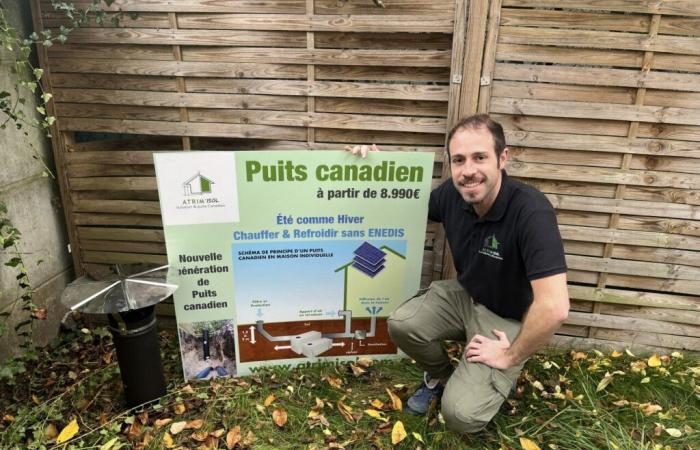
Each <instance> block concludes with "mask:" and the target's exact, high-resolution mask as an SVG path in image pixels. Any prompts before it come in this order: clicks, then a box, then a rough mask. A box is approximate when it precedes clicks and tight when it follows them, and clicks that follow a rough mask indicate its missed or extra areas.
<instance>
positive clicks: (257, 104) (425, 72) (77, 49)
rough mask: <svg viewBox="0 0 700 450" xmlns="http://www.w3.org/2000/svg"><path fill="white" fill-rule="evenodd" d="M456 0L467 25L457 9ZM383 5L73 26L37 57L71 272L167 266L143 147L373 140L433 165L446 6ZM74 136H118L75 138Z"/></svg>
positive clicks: (241, 0) (218, 12)
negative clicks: (48, 106) (53, 121)
mask: <svg viewBox="0 0 700 450" xmlns="http://www.w3.org/2000/svg"><path fill="white" fill-rule="evenodd" d="M33 1H34V15H35V22H36V24H37V27H38V28H40V29H56V28H58V27H59V26H61V25H66V26H67V25H68V22H67V21H66V20H65V18H64V17H63V15H62V14H60V13H56V12H54V11H53V8H52V7H51V3H50V2H49V1H46V0H33ZM74 3H75V4H76V6H77V7H83V8H84V7H87V6H88V5H89V3H90V2H89V1H85V0H76V1H75V2H74ZM457 4H459V5H461V6H460V8H461V12H462V14H461V17H462V18H461V23H460V24H459V28H460V29H464V27H465V25H464V22H465V20H466V14H464V12H465V10H464V4H465V2H464V1H458V2H457ZM386 5H387V7H386V8H385V9H382V8H377V7H376V6H375V5H374V4H373V3H372V1H371V0H352V1H338V0H308V1H307V0H255V1H252V0H230V1H211V0H187V1H184V0H183V1H175V2H173V1H169V0H117V1H115V2H114V4H113V6H112V9H113V10H121V11H122V12H123V13H124V15H123V17H122V19H121V22H120V24H119V25H118V27H115V26H113V25H112V24H111V23H109V21H106V22H105V24H104V26H97V25H96V24H93V25H92V26H88V27H83V28H79V29H75V30H74V31H73V32H72V33H71V34H70V37H69V40H68V42H67V43H66V44H65V45H54V46H52V47H50V48H48V49H45V51H44V52H43V53H42V57H43V66H44V67H45V68H46V69H47V72H48V77H47V79H48V81H49V83H50V85H51V86H50V88H51V90H52V92H53V95H54V100H55V103H54V114H55V116H56V117H57V119H58V120H57V125H58V130H57V134H58V135H59V136H60V140H58V143H59V145H58V148H57V149H56V150H57V151H56V153H57V158H56V159H57V163H58V166H59V172H61V175H62V178H63V179H62V184H63V187H64V189H63V190H64V192H63V194H64V197H65V199H64V201H65V208H66V212H67V213H66V214H67V222H68V228H69V231H70V233H71V243H72V247H73V254H74V260H75V264H76V267H77V268H78V272H82V271H83V270H86V269H87V270H88V271H90V270H91V269H96V267H95V265H97V266H99V265H106V264H112V263H135V262H149V263H164V262H165V261H166V257H165V244H164V238H163V233H162V227H161V225H162V224H161V218H160V209H159V204H158V197H157V192H156V181H155V176H154V168H153V163H152V153H153V151H158V150H167V149H170V150H185V151H187V150H190V151H196V150H211V149H226V150H248V149H303V148H307V149H343V148H345V147H346V145H348V144H353V143H370V142H374V143H377V144H379V145H381V146H382V149H383V150H385V151H392V150H408V151H426V152H434V153H436V159H437V160H438V161H439V160H441V158H442V157H443V144H444V136H445V131H446V127H447V115H448V98H449V95H450V83H449V80H450V64H451V56H452V47H453V29H454V27H455V23H454V16H455V7H456V6H455V1H454V0H438V1H431V2H423V1H419V0H388V1H386ZM132 13H134V15H136V17H132ZM459 37H461V39H464V35H463V34H460V35H459ZM461 47H463V46H461ZM476 70H477V73H478V70H479V68H478V67H477V68H476ZM457 87H459V85H457ZM453 89H454V88H453ZM85 133H92V134H93V136H94V133H115V134H116V135H114V136H117V137H114V136H110V135H107V136H104V135H103V137H102V140H97V141H90V142H81V136H85ZM124 135H133V136H134V137H136V138H137V139H125V136H124ZM439 176H440V172H439V170H436V172H435V177H436V182H437V181H439ZM281 194H283V193H281ZM435 228H437V227H435V226H431V227H430V228H429V231H428V234H427V236H426V248H427V252H426V256H425V263H424V271H423V272H424V274H423V279H422V284H423V285H427V284H428V283H429V282H430V281H431V279H433V278H435V277H437V276H439V273H437V274H436V273H433V271H434V264H433V252H432V247H433V241H434V234H435ZM437 270H439V266H438V269H437Z"/></svg>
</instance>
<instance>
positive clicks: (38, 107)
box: [36, 106, 46, 116]
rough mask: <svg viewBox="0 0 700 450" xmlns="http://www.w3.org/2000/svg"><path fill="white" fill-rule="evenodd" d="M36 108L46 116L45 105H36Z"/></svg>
mask: <svg viewBox="0 0 700 450" xmlns="http://www.w3.org/2000/svg"><path fill="white" fill-rule="evenodd" d="M36 110H37V111H38V112H39V114H41V115H42V116H45V115H46V109H44V107H43V106H37V107H36Z"/></svg>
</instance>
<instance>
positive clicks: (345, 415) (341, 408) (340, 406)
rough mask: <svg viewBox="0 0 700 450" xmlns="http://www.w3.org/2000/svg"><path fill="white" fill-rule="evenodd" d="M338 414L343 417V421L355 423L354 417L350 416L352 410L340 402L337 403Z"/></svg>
mask: <svg viewBox="0 0 700 450" xmlns="http://www.w3.org/2000/svg"><path fill="white" fill-rule="evenodd" d="M338 412H339V413H340V415H341V416H343V419H345V420H346V421H348V422H350V423H355V417H353V415H352V408H351V407H349V406H348V405H346V404H345V403H343V401H342V400H339V401H338Z"/></svg>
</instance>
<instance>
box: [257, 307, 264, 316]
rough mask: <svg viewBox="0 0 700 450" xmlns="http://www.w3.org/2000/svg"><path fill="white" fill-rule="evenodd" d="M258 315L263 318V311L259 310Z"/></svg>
mask: <svg viewBox="0 0 700 450" xmlns="http://www.w3.org/2000/svg"><path fill="white" fill-rule="evenodd" d="M257 315H258V317H262V316H263V312H262V309H260V308H258V313H257Z"/></svg>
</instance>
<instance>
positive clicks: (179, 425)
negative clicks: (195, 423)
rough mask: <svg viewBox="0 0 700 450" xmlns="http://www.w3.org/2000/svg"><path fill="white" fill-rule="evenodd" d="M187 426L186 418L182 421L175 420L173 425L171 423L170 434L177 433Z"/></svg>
mask: <svg viewBox="0 0 700 450" xmlns="http://www.w3.org/2000/svg"><path fill="white" fill-rule="evenodd" d="M186 426H187V422H185V421H184V420H183V421H182V422H174V423H173V424H172V425H170V434H172V435H176V434H178V433H179V432H181V431H182V430H184V429H185V427H186Z"/></svg>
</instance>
